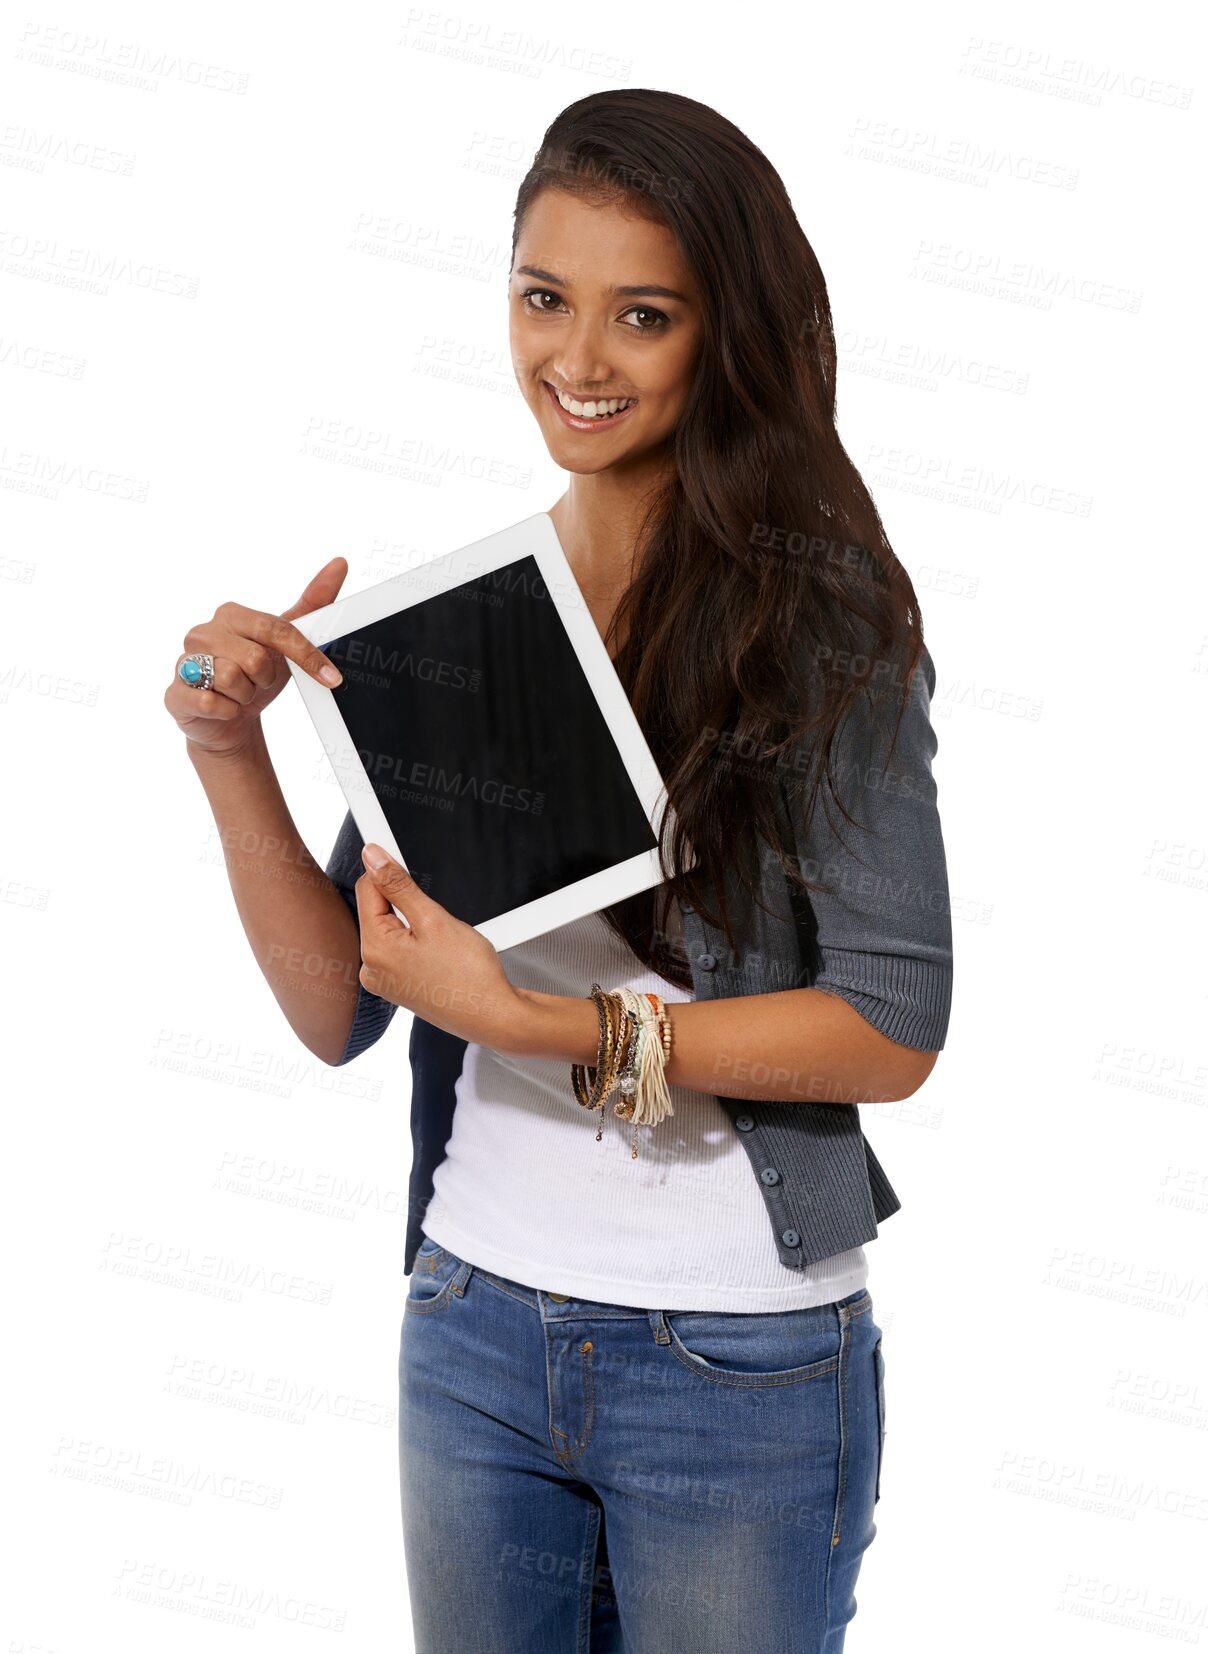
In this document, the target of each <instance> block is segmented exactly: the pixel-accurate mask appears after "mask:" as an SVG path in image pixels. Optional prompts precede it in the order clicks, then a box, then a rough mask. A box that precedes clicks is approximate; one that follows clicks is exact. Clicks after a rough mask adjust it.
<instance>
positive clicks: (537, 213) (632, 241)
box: [508, 189, 701, 473]
mask: <svg viewBox="0 0 1208 1654" xmlns="http://www.w3.org/2000/svg"><path fill="white" fill-rule="evenodd" d="M508 315H509V333H510V338H511V347H512V365H513V367H514V369H515V372H516V380H517V383H518V384H519V386H520V389H521V391H522V392H523V393H524V398H525V401H526V402H527V403H528V405H529V407H530V408H531V409H532V410H533V413H534V414H535V415H536V418H537V423H538V425H540V427H541V433H542V435H543V436H544V438H545V442H546V446H547V447H548V449H549V452H550V457H551V458H552V459H553V460H554V461H555V463H556V464H558V465H559V466H561V467H562V469H563V470H564V471H575V472H579V473H591V472H595V471H604V470H607V469H609V468H611V467H613V466H621V465H625V464H628V463H631V462H633V461H634V460H637V459H640V458H642V457H650V456H652V455H654V454H655V453H656V452H657V451H658V450H660V449H661V448H663V447H664V445H665V444H666V443H667V440H668V438H669V437H670V435H671V433H672V432H673V431H674V430H675V427H676V425H677V423H678V421H679V419H680V416H681V414H682V413H683V409H684V405H685V403H686V401H687V398H688V390H689V387H690V384H691V377H692V367H693V363H694V360H695V357H696V352H697V348H698V345H699V341H700V336H701V315H700V305H699V294H698V290H697V288H696V285H695V283H694V282H693V280H692V276H691V274H690V272H689V270H688V267H687V265H686V264H685V262H684V260H683V258H682V256H681V254H680V251H679V248H678V247H677V245H676V242H675V239H674V237H673V236H672V234H671V231H670V230H668V229H667V228H666V227H665V226H663V225H661V224H652V223H651V222H650V221H649V220H648V219H644V218H637V217H633V216H631V215H630V214H629V213H627V212H626V211H625V209H624V208H623V207H620V206H606V207H605V206H592V205H589V204H588V203H587V202H585V201H580V200H579V199H578V198H577V197H575V196H573V195H568V194H567V193H566V191H565V190H559V189H544V190H542V191H541V192H540V194H539V195H537V196H536V198H535V199H534V200H533V202H532V204H531V205H530V207H529V210H528V212H527V213H526V214H525V218H524V223H523V225H522V227H521V230H520V235H519V238H518V240H517V243H516V256H515V262H514V264H513V267H512V272H511V277H510V282H509V292H508ZM558 392H561V393H562V397H561V402H559V398H558V395H557V393H558ZM614 400H616V401H618V402H619V403H620V404H621V409H619V410H618V411H617V412H615V413H612V414H606V413H605V411H604V410H605V407H606V406H609V405H611V403H612V402H613V401H614ZM570 402H574V403H576V404H578V405H579V408H578V412H577V413H576V412H575V411H574V409H568V407H567V404H568V403H570ZM626 403H629V404H630V405H629V406H628V407H626V406H625V404H626ZM621 410H623V411H621ZM602 414H603V415H604V417H601V415H602Z"/></svg>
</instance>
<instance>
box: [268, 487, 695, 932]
mask: <svg viewBox="0 0 1208 1654" xmlns="http://www.w3.org/2000/svg"><path fill="white" fill-rule="evenodd" d="M525 557H532V558H533V559H534V560H535V562H536V564H537V567H538V569H539V570H540V571H541V576H542V579H543V580H544V582H545V585H546V588H547V589H548V591H549V594H550V598H551V600H552V601H553V603H554V605H555V607H556V608H557V611H558V613H559V615H560V616H561V618H562V621H563V624H564V625H565V627H566V631H567V635H568V636H569V638H570V641H571V644H572V646H573V648H574V651H575V654H576V655H577V656H578V659H579V662H580V664H581V665H582V667H583V672H584V675H585V677H586V679H587V682H588V685H589V686H590V688H591V691H592V693H593V695H594V696H595V698H596V702H597V704H598V706H599V708H600V711H601V713H602V715H603V717H604V719H605V722H606V723H607V725H608V729H609V731H610V733H611V735H612V737H613V739H614V740H615V742H616V745H617V751H618V752H619V754H620V757H621V761H622V763H623V765H624V768H625V770H626V773H627V774H628V776H629V779H630V781H631V782H632V784H633V787H634V790H635V792H636V793H637V796H638V798H639V800H640V801H641V804H642V806H643V808H644V810H645V811H646V819H647V821H648V822H649V823H650V827H651V831H652V832H653V833H654V835H655V838H656V841H657V837H658V832H659V823H660V821H661V820H662V819H663V816H664V812H665V817H666V819H665V823H664V825H665V830H666V831H667V832H668V833H670V832H672V831H673V830H674V825H675V817H674V813H673V811H672V809H671V806H670V803H669V802H668V801H667V797H666V788H665V786H664V783H663V779H662V776H661V775H660V774H659V771H658V766H657V765H656V763H655V760H654V756H653V754H652V753H651V751H650V748H649V746H648V745H647V742H646V737H645V736H644V735H643V733H642V727H641V725H640V724H639V723H638V720H637V718H636V717H635V715H634V711H633V708H632V707H631V706H630V704H629V698H628V696H627V695H626V694H625V690H624V688H623V687H622V684H621V680H620V679H619V678H618V677H617V674H616V669H615V668H614V666H613V664H612V661H611V660H610V659H609V657H608V650H607V649H606V648H605V646H604V640H603V638H602V637H601V636H600V633H599V631H598V630H597V627H596V623H595V621H594V620H593V619H592V616H591V612H590V610H589V609H588V607H587V604H586V603H585V601H584V598H583V594H582V592H581V591H580V589H579V585H578V582H577V581H576V580H575V577H574V573H573V572H572V570H571V566H570V564H569V562H568V561H567V558H566V553H565V551H564V550H563V548H562V542H561V541H560V540H559V538H558V531H557V529H556V528H555V527H554V522H553V518H552V517H551V516H550V514H549V513H548V511H539V512H537V514H536V515H535V516H532V517H526V518H525V520H524V521H523V522H519V523H516V524H514V525H513V526H512V527H511V528H505V529H501V530H500V531H499V532H498V533H496V534H489V535H487V536H486V538H485V539H482V540H475V541H473V542H472V543H471V544H470V545H466V546H462V547H460V548H459V549H458V550H457V551H450V552H447V553H445V554H444V555H443V556H440V557H435V558H432V559H431V560H430V561H429V562H426V563H422V564H419V565H418V566H417V567H416V568H414V569H409V570H406V571H404V572H402V573H400V574H397V575H393V576H392V577H391V578H390V579H389V580H384V581H382V582H381V583H380V584H378V585H376V586H369V587H367V588H366V589H365V590H364V591H359V592H353V593H352V594H351V595H349V596H346V597H339V598H337V599H336V601H335V602H334V603H329V604H327V605H326V606H325V607H324V608H321V609H315V610H312V612H311V613H310V614H306V615H301V616H299V617H298V618H297V619H296V620H295V621H294V622H293V624H294V625H295V626H296V627H297V628H298V630H299V631H300V632H301V633H302V634H303V635H304V636H305V637H307V638H309V640H310V641H311V642H312V643H314V644H316V645H317V646H318V647H320V648H322V647H323V646H324V645H325V644H328V643H330V642H332V641H333V639H335V638H338V637H343V636H344V635H345V634H346V633H348V632H352V631H356V630H357V629H358V628H359V627H362V626H367V625H370V624H371V623H372V622H374V621H377V620H384V619H385V618H386V617H387V616H388V615H392V614H397V613H399V612H400V611H401V610H404V609H408V608H410V607H412V606H413V605H414V604H416V603H421V602H423V601H424V600H425V599H426V598H429V597H434V596H436V595H438V594H439V593H441V592H444V591H449V590H451V589H452V588H453V587H455V586H460V585H463V584H465V582H467V581H469V580H474V579H477V578H478V577H479V576H481V575H484V574H492V573H494V572H495V571H496V570H498V569H502V568H505V567H507V565H508V564H509V563H514V562H517V561H519V560H520V559H521V558H525ZM288 665H289V669H290V671H291V673H292V674H293V678H294V682H295V683H296V684H297V685H298V688H299V689H300V691H301V693H302V698H303V700H304V701H305V703H306V708H307V711H308V712H309V713H310V716H311V719H312V720H313V722H314V725H315V728H316V729H317V731H318V732H319V736H320V738H321V740H322V742H323V747H324V750H325V751H326V753H327V756H328V759H329V760H330V762H331V765H332V768H333V770H334V771H335V774H336V779H337V780H338V781H339V783H340V786H341V788H342V790H343V792H344V796H345V798H346V799H347V800H348V807H349V809H350V810H351V811H352V816H353V819H354V821H355V822H356V824H357V827H358V829H359V831H360V833H361V837H362V840H363V841H364V842H365V843H374V844H380V845H381V846H382V848H383V849H384V850H388V851H389V852H390V854H391V855H392V856H393V857H394V858H395V859H396V860H397V861H399V862H401V863H402V865H403V866H404V867H405V866H406V865H407V862H406V858H405V856H404V855H403V853H402V849H401V847H400V846H399V845H398V844H396V842H395V840H394V836H393V834H392V833H391V831H390V827H389V825H388V823H387V821H386V816H385V812H384V811H383V809H382V806H381V804H380V802H379V800H378V797H377V795H376V793H375V792H374V790H373V787H372V785H371V784H370V781H369V777H368V776H367V775H366V773H365V768H364V766H363V764H362V763H361V761H360V759H359V758H358V756H357V753H356V750H355V748H354V747H353V746H352V745H351V743H350V740H349V736H348V731H347V729H346V727H345V725H344V721H343V719H342V718H341V716H340V713H339V710H338V708H337V705H336V700H335V693H333V691H332V690H330V689H327V688H325V687H324V685H322V684H321V683H319V682H317V681H316V680H315V679H314V678H313V677H311V675H310V674H309V673H308V672H304V671H303V670H302V668H301V667H300V666H298V665H296V664H295V663H294V662H293V661H289V662H288ZM668 842H671V841H670V839H669V840H668ZM689 865H692V863H689ZM660 883H662V869H661V867H660V865H659V857H658V846H657V842H656V844H655V845H654V846H652V847H651V849H650V850H648V851H643V852H642V853H641V854H639V855H636V856H631V857H630V858H629V859H628V860H626V861H623V862H617V863H615V864H614V865H613V866H611V867H606V868H601V870H600V871H599V872H597V873H592V874H590V875H588V877H586V878H583V879H578V880H576V881H575V882H574V883H573V884H568V885H564V886H563V887H562V888H561V890H556V891H553V892H551V893H550V894H549V895H546V896H541V897H538V898H537V899H536V900H534V901H531V902H525V903H523V904H522V905H521V906H519V907H515V908H510V909H509V910H508V911H506V912H504V913H499V914H496V915H495V917H494V918H493V919H487V920H484V921H483V922H482V923H480V924H478V925H476V926H475V929H476V930H478V931H479V933H480V934H481V935H483V936H485V937H486V938H487V940H488V941H489V942H491V943H492V944H493V946H495V947H496V948H509V947H514V946H515V945H516V944H517V943H519V942H526V941H529V940H531V938H533V937H534V936H541V935H544V934H545V932H546V931H549V930H553V929H555V928H556V927H557V926H559V925H563V924H569V923H570V922H571V921H572V920H575V919H580V918H583V917H584V915H586V914H588V913H594V912H596V911H598V909H600V908H602V907H608V906H609V905H610V904H611V903H613V902H619V901H622V900H623V899H624V898H625V897H627V896H632V895H635V894H636V893H637V892H638V891H640V890H649V889H650V888H651V887H652V886H654V885H657V884H660ZM394 911H395V912H396V913H398V912H399V910H398V908H397V907H395V909H394ZM399 917H400V918H403V919H405V918H406V917H407V916H406V915H405V914H399Z"/></svg>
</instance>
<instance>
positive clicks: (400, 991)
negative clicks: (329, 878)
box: [355, 843, 530, 1051]
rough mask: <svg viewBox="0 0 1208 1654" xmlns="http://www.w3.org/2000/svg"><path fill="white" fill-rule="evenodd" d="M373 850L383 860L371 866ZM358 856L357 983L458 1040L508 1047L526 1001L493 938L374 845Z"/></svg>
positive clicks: (524, 1013)
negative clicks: (403, 917)
mask: <svg viewBox="0 0 1208 1654" xmlns="http://www.w3.org/2000/svg"><path fill="white" fill-rule="evenodd" d="M375 854H376V855H377V856H380V857H381V858H382V861H381V865H380V866H379V867H376V868H375V867H374V866H373V865H372V864H371V860H370V858H371V857H373V856H374V855H375ZM362 860H363V861H364V863H365V869H366V871H365V874H364V875H363V877H361V878H359V879H358V880H357V882H356V887H355V888H356V898H357V912H358V914H359V916H360V926H361V959H362V961H363V963H362V965H361V973H360V981H361V984H362V986H363V987H365V988H368V990H369V992H370V993H372V994H377V995H378V997H379V998H380V999H388V1000H390V1001H391V1002H392V1003H393V1004H395V1005H401V1006H403V1008H404V1009H405V1010H408V1011H414V1012H415V1014H416V1016H419V1017H422V1018H423V1019H424V1021H425V1022H430V1023H433V1024H434V1025H435V1026H436V1027H437V1028H443V1029H444V1030H445V1032H446V1033H448V1034H454V1035H456V1036H457V1038H459V1039H466V1040H473V1041H474V1042H475V1043H476V1044H478V1045H486V1046H490V1047H492V1048H493V1049H494V1050H497V1051H506V1050H508V1049H509V1048H513V1047H514V1045H515V1043H516V1038H517V1035H518V1033H519V1031H520V1026H521V1023H522V1021H523V1019H524V1017H525V1015H526V1013H527V1012H529V1010H530V1005H529V1003H528V1002H526V1000H525V998H524V997H523V996H522V995H521V994H520V993H519V992H518V991H517V990H516V989H515V988H513V986H512V984H511V983H510V982H509V981H508V979H507V977H506V976H505V975H504V970H503V965H502V964H501V963H500V959H499V955H498V953H497V952H496V950H495V948H494V947H493V946H492V945H491V943H490V942H488V941H487V939H486V937H485V936H481V935H480V934H479V933H478V931H476V930H475V929H474V927H473V925H467V924H464V923H463V922H462V920H460V919H455V918H454V917H453V915H452V914H451V913H450V912H449V910H448V908H445V907H442V906H441V905H440V903H439V902H438V901H435V900H434V899H433V897H431V896H429V895H428V894H427V893H426V892H425V891H423V890H421V889H420V887H419V885H418V884H416V882H415V880H414V879H413V878H412V876H411V874H410V873H408V871H407V869H406V868H405V867H403V866H402V865H401V864H400V863H399V862H397V861H395V860H394V859H393V858H392V857H391V856H388V855H387V854H386V852H385V851H384V850H383V849H382V848H381V846H380V845H376V844H372V843H370V844H367V845H365V847H364V852H363V854H362ZM391 903H393V904H394V906H395V907H397V908H398V910H399V912H400V913H405V914H406V916H407V924H406V925H404V924H403V923H402V922H401V921H400V920H399V918H398V916H397V914H395V913H393V912H392V911H391ZM408 926H410V929H408Z"/></svg>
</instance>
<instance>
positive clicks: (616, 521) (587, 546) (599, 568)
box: [549, 471, 650, 653]
mask: <svg viewBox="0 0 1208 1654" xmlns="http://www.w3.org/2000/svg"><path fill="white" fill-rule="evenodd" d="M649 502H650V484H649V483H648V484H647V486H646V488H645V489H644V490H641V491H639V490H638V489H637V488H635V487H634V486H633V485H631V484H630V485H626V484H624V483H622V482H621V481H620V480H619V479H618V478H617V477H615V476H614V475H612V474H611V473H609V472H607V471H604V472H599V473H597V474H596V475H594V476H587V477H581V476H577V475H572V477H571V479H570V485H569V487H568V488H567V490H566V493H565V494H563V496H562V498H561V499H560V500H558V501H557V502H556V504H554V505H552V506H551V507H550V508H549V515H550V517H551V519H552V521H553V524H554V528H555V529H556V530H557V534H558V539H559V540H560V541H561V542H562V549H563V550H564V551H565V553H566V559H567V562H568V563H569V564H570V567H571V572H572V574H573V575H574V577H575V580H576V582H577V584H578V587H579V590H580V591H581V592H582V593H583V600H584V602H585V603H586V604H587V607H588V609H589V610H590V612H591V616H592V619H593V620H594V621H595V623H596V628H597V630H598V631H599V633H600V636H601V637H606V636H607V633H608V627H609V625H610V624H611V622H612V617H613V614H614V612H615V610H616V607H617V604H618V603H619V602H620V601H621V598H622V596H623V595H624V593H625V591H626V589H627V588H628V587H629V585H630V583H631V582H632V581H633V579H634V576H635V575H636V574H637V567H636V564H635V551H636V543H637V535H638V530H639V528H640V527H641V523H642V518H643V516H644V515H645V512H646V510H647V508H648V505H649ZM623 642H624V638H620V639H618V640H616V644H617V647H619V646H620V644H622V643H623ZM613 652H614V653H615V649H614V651H613Z"/></svg>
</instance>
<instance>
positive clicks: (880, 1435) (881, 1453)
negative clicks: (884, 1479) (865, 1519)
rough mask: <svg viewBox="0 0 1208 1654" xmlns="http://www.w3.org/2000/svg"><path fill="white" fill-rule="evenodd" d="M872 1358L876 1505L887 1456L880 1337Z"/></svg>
mask: <svg viewBox="0 0 1208 1654" xmlns="http://www.w3.org/2000/svg"><path fill="white" fill-rule="evenodd" d="M872 1358H873V1363H874V1366H875V1371H876V1383H877V1487H876V1492H875V1493H874V1495H873V1501H872V1502H873V1504H874V1505H875V1504H876V1502H877V1500H878V1499H879V1498H880V1497H881V1464H882V1462H883V1460H884V1458H885V1357H884V1355H883V1354H882V1353H881V1340H880V1337H878V1338H877V1341H876V1343H875V1344H874V1345H873V1351H872Z"/></svg>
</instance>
